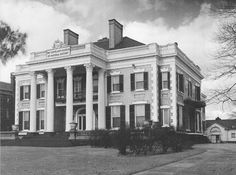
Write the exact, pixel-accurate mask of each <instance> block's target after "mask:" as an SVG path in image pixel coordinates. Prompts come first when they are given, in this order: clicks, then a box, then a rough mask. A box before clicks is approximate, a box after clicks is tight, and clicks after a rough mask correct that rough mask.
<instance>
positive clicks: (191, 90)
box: [188, 80, 193, 97]
mask: <svg viewBox="0 0 236 175" xmlns="http://www.w3.org/2000/svg"><path fill="white" fill-rule="evenodd" d="M188 96H189V97H193V84H192V82H191V81H190V80H188Z"/></svg>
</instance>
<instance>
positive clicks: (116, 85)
mask: <svg viewBox="0 0 236 175" xmlns="http://www.w3.org/2000/svg"><path fill="white" fill-rule="evenodd" d="M111 83H112V92H117V91H120V78H119V75H116V76H112V77H111Z"/></svg>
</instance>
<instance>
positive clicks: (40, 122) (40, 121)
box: [37, 110, 44, 130]
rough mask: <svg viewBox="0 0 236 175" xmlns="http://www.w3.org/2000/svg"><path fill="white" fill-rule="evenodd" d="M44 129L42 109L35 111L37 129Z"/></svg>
mask: <svg viewBox="0 0 236 175" xmlns="http://www.w3.org/2000/svg"><path fill="white" fill-rule="evenodd" d="M43 129H44V110H39V111H37V130H43Z"/></svg>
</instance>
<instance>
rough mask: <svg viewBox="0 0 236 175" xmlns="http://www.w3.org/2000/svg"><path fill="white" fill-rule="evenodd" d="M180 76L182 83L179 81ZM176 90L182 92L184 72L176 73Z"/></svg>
mask: <svg viewBox="0 0 236 175" xmlns="http://www.w3.org/2000/svg"><path fill="white" fill-rule="evenodd" d="M181 77H182V83H180V81H181ZM177 90H178V91H179V92H181V93H184V74H182V73H177Z"/></svg>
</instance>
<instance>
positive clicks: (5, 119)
mask: <svg viewBox="0 0 236 175" xmlns="http://www.w3.org/2000/svg"><path fill="white" fill-rule="evenodd" d="M0 119H1V131H10V130H11V126H12V125H13V124H14V87H13V84H11V83H6V82H0Z"/></svg>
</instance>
